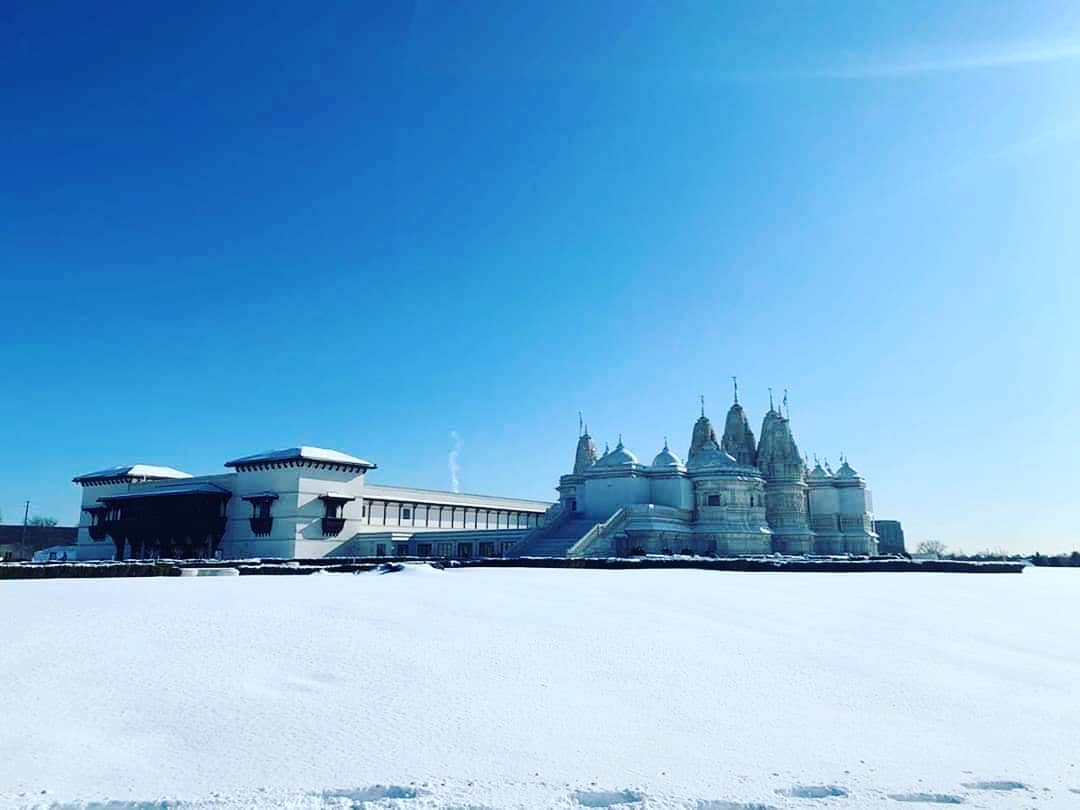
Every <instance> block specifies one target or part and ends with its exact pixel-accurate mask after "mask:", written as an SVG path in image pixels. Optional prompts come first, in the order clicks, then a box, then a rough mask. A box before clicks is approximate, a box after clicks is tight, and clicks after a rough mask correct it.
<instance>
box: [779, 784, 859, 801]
mask: <svg viewBox="0 0 1080 810" xmlns="http://www.w3.org/2000/svg"><path fill="white" fill-rule="evenodd" d="M776 792H777V793H779V794H780V795H781V796H790V797H791V798H793V799H831V798H834V797H836V798H846V797H847V795H848V792H847V788H842V787H840V786H838V785H792V786H791V787H789V788H788V789H787V790H778V791H776Z"/></svg>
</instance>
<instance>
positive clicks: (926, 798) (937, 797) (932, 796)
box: [889, 793, 964, 804]
mask: <svg viewBox="0 0 1080 810" xmlns="http://www.w3.org/2000/svg"><path fill="white" fill-rule="evenodd" d="M889 798H890V799H892V800H893V801H896V802H926V803H927V804H963V803H964V797H963V796H953V795H952V794H950V793H890V794H889Z"/></svg>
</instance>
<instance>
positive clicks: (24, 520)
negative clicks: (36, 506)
mask: <svg viewBox="0 0 1080 810" xmlns="http://www.w3.org/2000/svg"><path fill="white" fill-rule="evenodd" d="M29 520H30V501H27V502H26V510H25V511H24V512H23V518H22V544H23V546H25V545H26V524H27V523H28V522H29Z"/></svg>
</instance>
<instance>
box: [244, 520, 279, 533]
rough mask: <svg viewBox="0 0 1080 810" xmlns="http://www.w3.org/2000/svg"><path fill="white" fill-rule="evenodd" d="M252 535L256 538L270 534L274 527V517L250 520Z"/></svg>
mask: <svg viewBox="0 0 1080 810" xmlns="http://www.w3.org/2000/svg"><path fill="white" fill-rule="evenodd" d="M250 522H251V533H252V534H254V535H255V536H256V537H265V536H266V535H268V534H270V530H271V529H272V528H273V527H274V519H273V518H272V517H253V518H251V519H250Z"/></svg>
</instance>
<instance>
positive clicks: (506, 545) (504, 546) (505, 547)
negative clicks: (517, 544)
mask: <svg viewBox="0 0 1080 810" xmlns="http://www.w3.org/2000/svg"><path fill="white" fill-rule="evenodd" d="M513 547H514V543H513V541H507V540H504V541H503V542H501V543H499V553H500V554H506V553H507V552H509V551H510V549H512V548H513Z"/></svg>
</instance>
